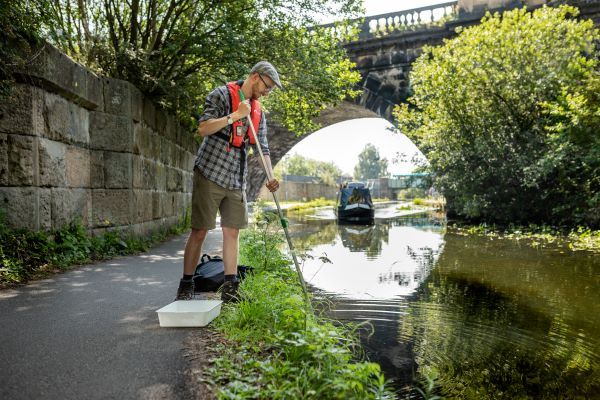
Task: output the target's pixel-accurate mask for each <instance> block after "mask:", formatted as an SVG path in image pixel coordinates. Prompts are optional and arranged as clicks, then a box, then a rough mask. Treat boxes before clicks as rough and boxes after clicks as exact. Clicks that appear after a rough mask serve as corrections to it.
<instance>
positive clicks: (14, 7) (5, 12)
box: [0, 0, 47, 99]
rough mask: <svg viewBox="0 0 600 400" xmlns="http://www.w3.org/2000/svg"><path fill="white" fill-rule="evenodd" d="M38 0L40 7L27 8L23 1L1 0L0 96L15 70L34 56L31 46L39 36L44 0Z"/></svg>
mask: <svg viewBox="0 0 600 400" xmlns="http://www.w3.org/2000/svg"><path fill="white" fill-rule="evenodd" d="M37 1H38V2H39V5H40V7H39V8H30V7H28V4H27V3H26V2H19V1H13V0H0V28H1V29H0V99H1V98H2V97H3V96H6V95H7V94H8V92H9V89H10V84H9V82H11V81H13V74H14V72H16V71H19V70H22V69H23V65H25V64H26V63H27V61H28V59H30V58H32V57H34V56H33V54H32V50H33V49H32V46H35V45H36V44H37V43H39V42H40V40H41V38H40V35H39V31H40V27H41V25H42V24H43V23H44V19H45V16H44V14H43V13H42V12H41V11H40V10H43V9H44V8H45V7H46V5H47V0H37Z"/></svg>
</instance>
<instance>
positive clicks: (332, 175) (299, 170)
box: [273, 154, 342, 186]
mask: <svg viewBox="0 0 600 400" xmlns="http://www.w3.org/2000/svg"><path fill="white" fill-rule="evenodd" d="M273 172H275V176H276V177H277V179H281V178H282V176H283V175H302V176H314V177H315V178H317V179H318V180H319V181H320V182H322V183H324V184H326V185H330V186H335V185H336V184H337V180H338V178H339V177H340V176H342V170H341V169H340V168H339V167H338V166H337V165H335V163H333V162H324V161H317V160H313V159H311V158H306V157H304V156H301V155H300V154H293V155H291V156H286V157H283V159H281V161H279V162H278V163H277V165H276V166H275V168H274V170H273Z"/></svg>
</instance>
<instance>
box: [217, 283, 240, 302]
mask: <svg viewBox="0 0 600 400" xmlns="http://www.w3.org/2000/svg"><path fill="white" fill-rule="evenodd" d="M239 286H240V282H239V281H238V282H232V281H226V282H225V283H224V284H223V286H221V300H222V301H223V303H237V302H238V301H240V298H239V297H238V287H239Z"/></svg>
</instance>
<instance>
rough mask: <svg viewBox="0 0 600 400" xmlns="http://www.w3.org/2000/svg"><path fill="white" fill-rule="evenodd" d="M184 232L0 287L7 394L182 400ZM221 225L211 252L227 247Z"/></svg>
mask: <svg viewBox="0 0 600 400" xmlns="http://www.w3.org/2000/svg"><path fill="white" fill-rule="evenodd" d="M186 239H187V235H182V236H179V237H176V238H174V239H172V240H170V241H168V242H166V243H164V244H162V245H159V246H158V247H156V248H154V249H153V250H151V251H150V252H148V253H144V254H141V255H137V256H129V257H121V258H117V259H113V260H110V261H108V262H103V263H98V264H93V265H88V266H84V267H80V268H78V269H76V270H72V271H70V272H67V273H64V274H59V275H55V276H53V277H51V278H50V279H45V280H42V281H37V282H34V283H32V284H29V285H26V286H23V287H20V288H17V289H10V290H4V291H0V399H3V400H13V399H28V400H29V399H60V400H66V399H119V400H124V399H185V398H187V397H188V394H187V393H186V391H185V390H184V385H183V384H184V370H185V367H186V365H187V362H186V360H185V358H184V357H183V352H182V349H183V347H182V342H183V340H184V339H185V338H186V336H187V335H188V334H189V332H190V330H189V329H165V328H160V327H159V325H158V318H157V315H156V313H155V311H156V310H157V309H159V308H160V307H162V306H164V305H166V304H168V303H170V302H171V301H173V298H174V296H175V292H176V290H177V284H178V281H179V278H180V277H181V271H182V259H183V248H184V244H185V240H186ZM220 246H221V232H220V230H216V231H211V232H210V233H209V235H208V237H207V241H206V242H205V247H204V251H205V252H210V253H215V252H218V253H220V251H221V248H220Z"/></svg>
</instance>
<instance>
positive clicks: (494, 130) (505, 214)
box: [395, 6, 600, 226]
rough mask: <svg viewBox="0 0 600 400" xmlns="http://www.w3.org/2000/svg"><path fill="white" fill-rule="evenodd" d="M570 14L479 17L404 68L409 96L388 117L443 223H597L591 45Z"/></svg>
mask: <svg viewBox="0 0 600 400" xmlns="http://www.w3.org/2000/svg"><path fill="white" fill-rule="evenodd" d="M577 15H578V10H577V9H576V8H574V7H570V6H561V7H557V8H549V7H543V8H540V9H538V10H535V11H534V12H527V11H526V10H525V9H518V10H513V11H508V12H505V13H504V14H502V15H500V14H497V13H496V14H494V15H490V14H489V13H488V15H487V16H486V17H485V18H483V20H482V21H481V24H480V25H478V26H473V27H470V28H467V29H464V30H463V31H462V32H461V33H460V34H459V35H458V36H457V37H456V38H454V39H452V40H447V41H445V43H444V45H442V46H439V47H429V48H426V49H425V50H424V52H423V54H422V55H421V56H420V57H419V59H418V60H417V61H416V62H415V63H414V65H413V69H412V72H411V77H410V78H411V83H412V88H413V91H414V94H413V96H412V97H411V99H410V100H409V101H410V103H409V104H404V105H401V106H398V107H397V108H396V110H395V116H396V118H397V121H398V127H399V128H400V129H401V130H402V132H404V133H405V134H407V135H408V136H409V137H410V138H411V139H413V140H414V141H415V143H416V144H417V146H419V147H420V149H421V151H423V153H424V154H425V155H426V156H427V158H428V160H429V162H430V166H429V168H430V170H431V172H432V173H433V176H434V179H435V182H434V183H435V185H436V186H437V187H438V188H440V189H441V191H442V192H443V194H444V195H445V196H446V200H447V206H448V210H449V212H450V213H451V214H454V215H458V216H460V217H462V218H466V219H471V220H484V221H492V222H499V223H513V222H514V223H530V222H535V223H553V224H569V225H573V224H586V225H592V226H594V225H595V226H598V225H599V224H600V135H599V132H600V129H599V128H600V101H599V100H600V98H599V96H600V95H599V93H600V91H599V90H598V89H599V88H600V86H599V85H600V70H599V63H598V52H597V50H596V47H595V43H596V42H597V41H598V40H599V39H600V36H599V33H598V30H596V29H594V27H593V22H592V21H590V20H578V19H577V18H576V17H577Z"/></svg>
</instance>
